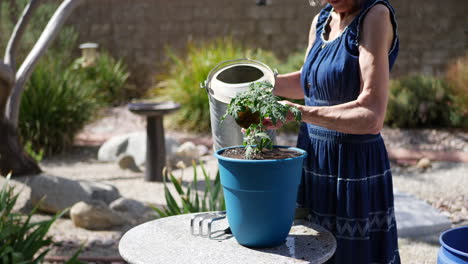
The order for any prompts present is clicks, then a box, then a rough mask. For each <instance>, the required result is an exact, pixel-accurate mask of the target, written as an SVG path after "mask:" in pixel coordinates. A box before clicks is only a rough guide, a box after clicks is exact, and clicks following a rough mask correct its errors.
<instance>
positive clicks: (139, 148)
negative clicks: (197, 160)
mask: <svg viewBox="0 0 468 264" xmlns="http://www.w3.org/2000/svg"><path fill="white" fill-rule="evenodd" d="M165 146H166V156H167V157H168V158H170V157H172V155H173V154H174V153H175V152H176V151H177V148H178V147H179V146H180V144H179V143H178V142H177V141H176V140H175V139H173V138H171V137H168V136H166V138H165ZM122 156H131V157H133V159H134V160H135V164H136V165H137V166H144V165H145V162H146V132H133V133H129V134H126V135H119V136H115V137H112V138H111V139H109V140H108V141H106V142H104V144H102V146H101V147H100V148H99V151H98V160H100V161H117V160H118V159H119V157H122Z"/></svg>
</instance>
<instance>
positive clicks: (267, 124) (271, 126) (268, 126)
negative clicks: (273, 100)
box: [262, 100, 301, 130]
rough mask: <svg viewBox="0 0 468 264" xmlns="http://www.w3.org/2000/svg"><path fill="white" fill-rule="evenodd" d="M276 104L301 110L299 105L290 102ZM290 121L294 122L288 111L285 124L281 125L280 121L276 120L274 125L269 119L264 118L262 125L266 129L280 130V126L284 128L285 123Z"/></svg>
mask: <svg viewBox="0 0 468 264" xmlns="http://www.w3.org/2000/svg"><path fill="white" fill-rule="evenodd" d="M278 103H280V104H282V105H290V106H295V107H297V108H298V109H301V108H300V107H301V105H298V104H295V103H292V102H290V101H286V100H284V101H278ZM291 121H294V115H293V114H292V113H291V111H288V114H287V115H286V122H285V123H283V122H282V121H281V120H277V121H276V125H275V124H273V121H272V120H271V118H265V119H263V122H262V123H263V125H264V126H265V127H266V129H269V130H271V129H279V128H281V127H282V126H284V125H285V124H286V123H288V122H291Z"/></svg>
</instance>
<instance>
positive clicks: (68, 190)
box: [25, 173, 120, 213]
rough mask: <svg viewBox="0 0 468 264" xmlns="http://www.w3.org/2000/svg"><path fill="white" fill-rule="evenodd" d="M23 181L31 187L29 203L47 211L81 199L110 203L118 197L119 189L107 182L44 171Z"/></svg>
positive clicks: (54, 211) (64, 206)
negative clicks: (71, 177) (64, 176)
mask: <svg viewBox="0 0 468 264" xmlns="http://www.w3.org/2000/svg"><path fill="white" fill-rule="evenodd" d="M25 183H26V184H27V185H28V186H29V187H30V188H31V199H30V201H31V203H32V204H33V205H39V209H40V210H41V211H45V212H49V213H57V212H59V211H62V210H64V209H66V208H70V207H71V206H73V205H74V204H75V203H78V202H81V201H84V202H90V201H93V200H99V201H102V202H103V203H104V204H110V203H111V202H112V201H114V200H116V199H118V198H119V197H120V193H119V190H118V189H117V188H116V187H115V186H113V185H111V184H108V183H104V182H91V181H84V180H71V179H67V178H63V177H57V176H53V175H48V174H45V173H41V174H38V175H36V176H34V177H30V178H28V180H27V181H26V182H25ZM41 199H43V200H42V201H41ZM39 201H41V202H40V203H39Z"/></svg>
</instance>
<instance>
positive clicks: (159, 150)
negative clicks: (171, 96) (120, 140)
mask: <svg viewBox="0 0 468 264" xmlns="http://www.w3.org/2000/svg"><path fill="white" fill-rule="evenodd" d="M179 108H180V105H179V104H177V103H174V102H162V103H131V104H129V105H128V110H130V112H132V113H134V114H137V115H143V116H146V121H147V123H146V169H145V181H162V180H163V175H162V171H163V168H164V166H165V165H166V145H165V138H164V126H163V117H164V115H166V114H169V113H171V112H174V111H175V110H177V109H179Z"/></svg>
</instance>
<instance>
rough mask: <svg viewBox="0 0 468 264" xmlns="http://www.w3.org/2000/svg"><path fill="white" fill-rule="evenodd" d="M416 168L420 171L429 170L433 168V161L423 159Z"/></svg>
mask: <svg viewBox="0 0 468 264" xmlns="http://www.w3.org/2000/svg"><path fill="white" fill-rule="evenodd" d="M416 167H417V168H419V169H427V168H430V167H431V160H430V159H428V158H422V159H420V160H419V161H418V163H417V164H416Z"/></svg>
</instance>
